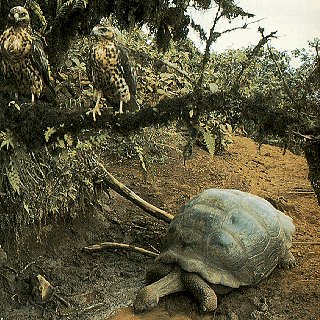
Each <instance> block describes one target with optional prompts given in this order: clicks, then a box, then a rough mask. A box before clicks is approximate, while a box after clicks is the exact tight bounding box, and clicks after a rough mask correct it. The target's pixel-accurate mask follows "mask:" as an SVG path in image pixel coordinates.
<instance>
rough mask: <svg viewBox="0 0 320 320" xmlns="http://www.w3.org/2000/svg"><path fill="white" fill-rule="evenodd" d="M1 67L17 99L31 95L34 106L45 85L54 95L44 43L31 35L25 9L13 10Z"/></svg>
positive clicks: (0, 39) (0, 42) (0, 41)
mask: <svg viewBox="0 0 320 320" xmlns="http://www.w3.org/2000/svg"><path fill="white" fill-rule="evenodd" d="M0 63H1V64H0V68H1V71H2V74H3V77H4V81H5V86H6V87H7V90H8V91H9V92H14V93H15V96H16V98H17V96H18V94H20V93H21V94H30V93H31V101H32V103H33V102H34V101H35V98H39V97H40V94H41V92H42V90H43V87H44V85H46V86H47V87H48V89H49V90H50V91H51V93H52V94H53V95H54V89H53V87H52V85H51V83H50V78H49V66H48V59H47V56H46V54H45V51H44V48H43V42H42V40H41V39H40V38H39V37H37V36H36V35H35V34H34V33H33V32H32V29H31V25H30V16H29V13H28V11H27V10H26V9H25V8H24V7H20V6H18V7H13V8H12V9H11V10H10V13H9V15H8V27H7V29H6V30H5V31H4V32H3V33H2V35H1V36H0Z"/></svg>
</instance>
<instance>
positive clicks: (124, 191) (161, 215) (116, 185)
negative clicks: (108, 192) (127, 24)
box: [97, 161, 173, 222]
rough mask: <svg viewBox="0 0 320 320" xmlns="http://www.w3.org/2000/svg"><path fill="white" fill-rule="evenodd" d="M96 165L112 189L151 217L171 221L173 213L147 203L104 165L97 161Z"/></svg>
mask: <svg viewBox="0 0 320 320" xmlns="http://www.w3.org/2000/svg"><path fill="white" fill-rule="evenodd" d="M97 165H98V166H99V167H100V168H101V169H102V171H103V173H104V179H105V182H106V183H107V184H108V186H110V187H111V188H112V189H113V190H114V191H116V192H117V193H119V194H120V195H121V196H123V197H125V198H126V199H128V200H130V201H131V202H132V203H134V204H135V205H137V206H138V207H139V208H141V209H143V210H144V211H145V212H147V213H149V214H150V215H152V216H153V217H155V218H157V219H160V220H163V221H165V222H171V221H172V219H173V215H171V214H170V213H167V212H165V211H164V210H161V209H159V208H157V207H155V206H154V205H152V204H150V203H148V202H147V201H145V200H143V199H142V198H140V197H139V196H138V195H137V194H135V193H134V192H133V191H132V190H130V189H129V188H128V187H127V186H125V185H124V184H122V183H121V182H120V181H118V180H117V179H116V178H115V177H114V176H113V175H112V174H111V173H110V172H109V171H108V170H107V169H106V168H105V166H104V165H103V164H102V163H100V162H98V161H97Z"/></svg>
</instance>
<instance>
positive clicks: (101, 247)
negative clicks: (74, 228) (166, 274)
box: [83, 242, 159, 257]
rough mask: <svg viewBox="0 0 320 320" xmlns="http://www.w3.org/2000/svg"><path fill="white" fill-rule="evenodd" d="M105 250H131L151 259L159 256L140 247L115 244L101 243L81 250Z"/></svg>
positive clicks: (90, 251) (91, 251)
mask: <svg viewBox="0 0 320 320" xmlns="http://www.w3.org/2000/svg"><path fill="white" fill-rule="evenodd" d="M106 249H124V250H131V251H136V252H139V253H143V254H146V255H148V256H151V257H157V256H158V255H159V254H158V253H156V252H153V251H150V250H146V249H143V248H140V247H136V246H133V245H131V244H126V243H116V242H101V243H97V244H94V245H91V246H86V247H84V248H83V251H85V252H89V253H93V252H99V251H103V250H106Z"/></svg>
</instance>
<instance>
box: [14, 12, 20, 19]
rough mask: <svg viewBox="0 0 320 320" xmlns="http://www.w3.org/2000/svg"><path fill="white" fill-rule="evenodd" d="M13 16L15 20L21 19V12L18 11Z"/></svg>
mask: <svg viewBox="0 0 320 320" xmlns="http://www.w3.org/2000/svg"><path fill="white" fill-rule="evenodd" d="M13 18H14V20H16V21H19V20H20V15H19V13H18V12H16V13H15V14H14V15H13Z"/></svg>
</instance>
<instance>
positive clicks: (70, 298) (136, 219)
mask: <svg viewBox="0 0 320 320" xmlns="http://www.w3.org/2000/svg"><path fill="white" fill-rule="evenodd" d="M168 150H169V151H168V152H169V156H168V157H167V159H166V161H164V163H163V164H157V166H156V170H155V172H154V176H153V178H151V177H149V179H148V180H147V181H146V180H145V179H144V177H143V174H142V172H141V169H140V164H139V162H138V161H135V160H128V161H126V162H122V163H116V162H115V163H108V164H107V167H108V169H109V170H110V172H111V173H113V174H114V175H115V176H116V177H117V178H118V179H119V180H120V181H121V182H123V183H124V184H126V185H127V186H128V187H129V188H130V189H132V190H133V191H134V192H136V193H137V194H138V195H140V196H141V197H142V198H144V199H145V200H147V201H148V202H150V203H152V204H154V205H156V206H157V207H159V208H161V209H163V210H166V211H167V212H170V213H173V214H174V213H175V212H177V210H178V208H179V207H180V206H181V205H182V204H183V203H185V202H186V201H187V200H188V199H190V197H192V196H194V195H196V194H197V193H199V192H201V191H202V190H204V189H206V188H210V187H215V188H236V189H239V190H242V191H247V192H251V193H253V194H256V195H259V196H262V197H265V198H267V199H268V200H270V201H271V202H272V203H273V204H275V205H276V206H277V207H278V208H279V209H281V210H283V211H285V213H286V214H288V215H289V216H291V217H292V218H293V221H294V223H295V225H296V233H295V235H294V244H293V249H292V252H293V254H294V256H295V258H296V259H297V262H298V265H297V267H295V268H293V269H290V270H283V269H276V270H275V271H274V272H273V273H272V274H271V275H270V276H269V277H268V278H267V279H266V280H264V281H262V282H261V283H259V284H258V285H256V286H251V287H246V288H240V289H238V290H234V291H232V292H231V293H229V294H228V295H224V296H220V297H219V300H218V309H217V310H216V312H215V313H214V314H200V313H199V311H198V306H197V304H196V303H195V301H193V299H192V297H190V296H189V295H187V294H184V293H182V294H174V295H171V296H168V297H166V298H164V299H162V300H161V301H160V303H159V306H158V307H156V308H155V309H154V310H152V311H151V312H149V313H145V314H142V315H134V314H133V312H132V307H131V306H132V302H133V301H134V298H135V294H136V293H137V291H138V290H139V289H140V288H141V287H142V286H143V284H144V276H145V273H146V270H147V268H148V267H149V266H150V264H151V262H152V258H150V257H147V256H144V255H142V254H140V253H136V252H129V251H124V250H120V249H117V250H106V251H103V252H99V253H94V254H89V253H86V252H84V251H83V250H82V248H83V247H84V246H87V245H91V244H95V243H99V242H104V241H113V242H121V243H129V244H133V245H137V246H140V247H143V248H146V249H149V250H153V251H155V250H158V251H159V250H161V240H162V236H163V235H164V233H165V230H166V226H167V224H166V223H165V222H162V221H158V220H156V219H155V218H152V217H149V216H148V215H147V214H146V213H145V212H143V211H142V210H141V209H139V208H137V207H136V206H134V205H133V204H131V203H130V202H129V201H127V200H126V199H124V198H122V197H121V196H119V195H118V194H116V193H115V192H112V191H111V192H110V195H111V197H110V198H109V197H108V196H106V197H105V198H104V199H103V200H102V201H101V207H100V209H90V208H88V213H87V215H86V216H82V217H78V218H75V219H73V220H70V221H65V222H64V223H61V224H60V225H51V224H49V225H47V226H45V227H43V228H42V229H41V230H40V232H39V230H37V232H34V233H32V234H30V235H26V236H25V238H26V239H25V241H24V242H23V244H20V246H19V252H16V251H15V249H14V248H13V246H12V245H11V244H10V243H4V244H2V246H3V248H4V249H5V250H6V251H7V253H8V267H9V268H8V267H2V268H0V319H1V320H2V319H3V320H18V319H19V320H21V319H47V320H50V319H72V320H73V319H81V320H84V319H90V320H98V319H99V320H102V319H103V320H107V319H109V320H120V319H121V320H129V319H130V320H131V319H132V320H134V319H136V320H147V319H149V320H151V319H152V320H157V319H158V320H160V319H168V320H169V319H174V320H190V319H192V320H198V319H199V320H200V319H201V320H209V319H220V320H221V319H232V320H236V319H239V320H242V319H243V320H246V319H262V320H264V319H265V320H271V319H272V320H276V319H277V320H285V319H290V320H294V319H297V320H316V319H320V311H319V310H320V233H319V221H320V220H319V219H320V207H319V206H318V205H317V201H316V198H315V195H314V193H313V192H312V188H311V186H310V183H309V180H308V179H307V175H308V168H307V165H306V161H305V159H304V158H303V157H300V156H296V155H293V154H292V153H291V152H287V153H286V154H285V155H284V156H283V155H282V150H281V149H279V148H277V147H272V146H266V145H264V146H263V147H262V149H261V153H260V154H258V152H257V146H256V144H255V143H254V142H253V141H252V140H250V139H248V138H246V137H240V136H236V137H234V144H233V145H231V147H230V149H229V152H228V153H226V154H224V155H222V156H215V157H210V156H209V155H208V154H207V153H206V152H205V151H203V150H201V149H199V148H197V149H196V150H195V154H194V156H193V158H192V159H191V160H188V161H187V162H186V164H185V165H184V163H183V160H182V155H181V152H179V151H178V150H176V149H175V148H174V147H172V148H169V149H168ZM14 270H15V271H14ZM38 274H41V275H43V276H44V277H45V278H46V279H48V280H49V281H50V283H52V285H54V286H55V292H56V294H55V295H54V296H53V297H52V298H51V299H50V300H49V301H48V302H47V303H45V304H41V303H38V302H37V300H36V299H35V298H34V295H33V294H32V290H30V276H32V275H38ZM59 297H60V298H59Z"/></svg>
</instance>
